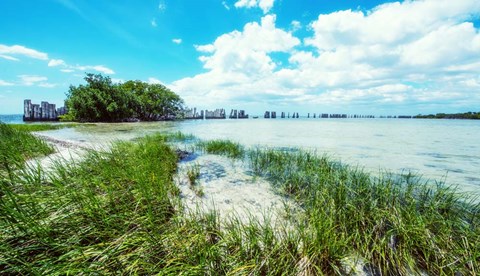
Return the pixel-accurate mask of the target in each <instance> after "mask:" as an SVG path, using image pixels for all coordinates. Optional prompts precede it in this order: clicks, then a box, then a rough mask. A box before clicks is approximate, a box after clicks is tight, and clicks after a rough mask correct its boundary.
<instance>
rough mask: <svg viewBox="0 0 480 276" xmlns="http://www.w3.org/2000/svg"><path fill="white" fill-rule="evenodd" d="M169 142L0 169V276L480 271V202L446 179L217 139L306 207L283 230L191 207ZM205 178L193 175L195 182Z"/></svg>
mask: <svg viewBox="0 0 480 276" xmlns="http://www.w3.org/2000/svg"><path fill="white" fill-rule="evenodd" d="M22 133H25V132H17V133H16V134H15V135H22ZM167 140H168V139H167V138H166V137H165V136H163V135H155V136H149V137H145V138H141V139H138V140H137V141H136V142H118V143H116V144H114V145H113V146H112V148H111V150H109V151H105V152H96V151H91V152H89V153H88V154H87V156H86V157H85V160H83V161H81V162H80V161H79V162H73V163H67V162H58V163H56V165H55V168H54V170H53V171H51V170H49V171H48V172H45V171H43V170H42V168H38V167H36V168H24V169H19V170H14V171H12V172H11V173H10V174H8V175H6V174H0V184H1V186H0V188H1V190H0V191H1V193H0V207H1V208H0V271H1V272H0V274H26V275H43V274H54V275H55V274H57V275H58V274H61V275H64V274H107V275H113V274H115V275H117V274H161V275H177V274H184V275H281V274H283V275H332V274H343V275H344V274H348V267H346V266H345V265H343V264H342V263H343V262H344V261H345V259H346V258H357V259H359V260H361V261H362V262H363V263H365V267H367V268H370V269H372V270H374V271H376V272H378V273H382V275H406V274H419V273H420V272H427V273H428V274H430V275H453V274H455V273H462V274H463V275H475V274H478V272H479V271H480V270H479V269H480V246H479V245H480V227H479V225H480V217H479V216H480V215H479V214H480V207H479V205H478V203H473V201H469V198H468V197H467V196H466V195H459V194H457V193H456V192H455V189H453V188H450V187H447V186H445V185H444V183H436V185H435V183H433V184H428V183H424V182H422V180H421V179H420V178H418V177H415V176H413V175H410V174H406V175H403V176H397V175H389V174H383V175H381V176H379V177H375V176H373V175H371V174H368V173H366V172H363V171H362V170H360V169H358V168H351V167H349V166H346V165H343V164H340V163H338V162H334V161H332V160H331V159H329V158H328V157H318V156H317V155H315V154H312V153H308V152H303V151H298V152H282V151H275V150H260V149H256V150H249V151H246V152H245V150H244V149H243V147H241V146H239V145H238V144H235V143H231V142H230V143H228V142H226V141H221V142H218V141H217V142H215V143H213V144H214V145H216V146H215V147H213V149H211V151H208V149H207V147H206V146H205V148H204V149H205V151H206V152H210V153H216V154H223V155H227V156H230V157H232V158H239V157H240V156H245V160H246V161H248V163H249V166H250V168H251V170H252V171H253V172H254V173H255V174H256V175H257V176H258V177H264V178H266V179H268V180H269V181H270V182H271V183H272V185H273V186H274V187H275V188H276V189H277V190H278V191H279V192H281V193H283V194H284V195H285V196H287V197H289V198H291V199H294V200H295V201H296V202H297V203H298V205H299V206H300V207H301V208H302V210H301V211H293V212H292V213H291V214H290V215H289V216H288V218H286V219H287V220H288V221H286V222H285V225H284V226H277V227H276V228H273V227H272V226H271V225H270V224H268V223H259V222H258V221H256V220H255V219H253V218H252V219H251V220H250V221H249V222H247V223H245V222H242V221H241V220H240V219H238V218H235V217H233V218H231V219H230V220H229V221H227V222H224V223H221V222H220V217H219V214H217V213H215V212H210V213H199V212H197V213H195V212H194V213H187V212H185V211H184V208H183V206H182V204H181V201H180V197H179V189H178V187H176V186H175V185H174V183H173V177H174V175H175V173H176V170H177V161H178V157H177V155H176V154H175V151H174V150H173V149H172V148H171V146H169V145H168V144H166V141H167ZM209 144H210V143H209V142H206V143H205V145H209ZM220 145H222V146H220ZM223 145H229V146H228V147H225V148H224V146H223ZM232 145H233V146H232ZM230 147H231V148H236V147H238V149H237V150H235V151H233V152H241V153H242V154H231V152H232V149H231V148H230ZM10 161H11V160H10V159H7V162H10ZM199 166H201V165H199ZM199 171H200V167H198V166H196V167H192V168H191V176H192V179H193V180H194V181H195V182H196V181H197V179H198V175H199Z"/></svg>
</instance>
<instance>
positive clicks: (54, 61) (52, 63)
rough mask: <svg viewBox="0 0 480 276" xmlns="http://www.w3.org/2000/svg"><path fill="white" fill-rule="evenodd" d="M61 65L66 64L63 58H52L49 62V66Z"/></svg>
mask: <svg viewBox="0 0 480 276" xmlns="http://www.w3.org/2000/svg"><path fill="white" fill-rule="evenodd" d="M60 65H66V64H65V61H63V60H61V59H51V60H50V61H49V62H48V67H55V66H60Z"/></svg>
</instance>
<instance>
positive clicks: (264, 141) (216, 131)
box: [11, 116, 480, 193]
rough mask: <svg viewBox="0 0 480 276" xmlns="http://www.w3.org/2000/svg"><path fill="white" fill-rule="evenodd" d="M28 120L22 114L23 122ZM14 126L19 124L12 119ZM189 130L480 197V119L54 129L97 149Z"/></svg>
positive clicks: (281, 121)
mask: <svg viewBox="0 0 480 276" xmlns="http://www.w3.org/2000/svg"><path fill="white" fill-rule="evenodd" d="M20 118H21V116H20ZM11 120H14V119H13V118H11ZM157 131H181V132H183V133H187V134H193V135H195V136H197V137H199V138H200V139H206V140H208V139H229V140H233V141H235V142H239V143H241V144H243V145H245V146H247V147H274V148H281V149H284V150H293V149H296V148H301V149H304V150H308V151H314V152H316V153H317V154H319V155H324V154H325V155H328V156H330V157H331V158H333V159H335V160H338V161H341V162H343V163H345V164H349V165H351V166H358V167H361V168H364V169H365V170H367V171H369V172H372V173H380V172H392V173H402V172H403V173H406V172H413V173H416V174H418V175H421V176H423V177H424V178H425V179H431V180H434V181H435V180H436V181H446V183H447V184H449V185H455V186H457V185H458V186H459V188H460V189H461V190H463V191H466V192H478V193H480V169H479V168H480V143H479V141H480V121H474V120H424V119H380V118H377V119H319V118H317V119H313V118H310V119H307V118H300V119H291V118H290V119H280V118H277V119H241V120H240V119H239V120H229V119H227V120H190V121H178V122H151V123H119V124H103V123H102V124H98V125H97V126H96V127H92V126H88V127H87V126H85V127H80V128H72V129H61V130H55V131H48V132H46V133H45V134H48V135H49V136H52V137H57V138H60V139H66V140H71V141H75V142H78V143H94V142H98V141H112V140H118V139H121V140H122V139H127V140H128V139H133V138H135V137H138V136H143V135H147V134H150V133H153V132H157Z"/></svg>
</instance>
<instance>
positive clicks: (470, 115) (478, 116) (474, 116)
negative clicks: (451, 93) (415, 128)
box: [414, 112, 480, 120]
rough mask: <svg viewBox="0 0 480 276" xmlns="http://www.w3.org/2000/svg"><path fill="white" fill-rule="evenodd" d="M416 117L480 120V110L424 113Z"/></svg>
mask: <svg viewBox="0 0 480 276" xmlns="http://www.w3.org/2000/svg"><path fill="white" fill-rule="evenodd" d="M414 118H417V119H470V120H480V112H465V113H452V114H446V113H437V114H436V115H433V114H429V115H422V114H419V115H417V116H415V117H414Z"/></svg>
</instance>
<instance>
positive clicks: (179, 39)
mask: <svg viewBox="0 0 480 276" xmlns="http://www.w3.org/2000/svg"><path fill="white" fill-rule="evenodd" d="M172 42H173V43H175V44H182V39H181V38H174V39H172Z"/></svg>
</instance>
